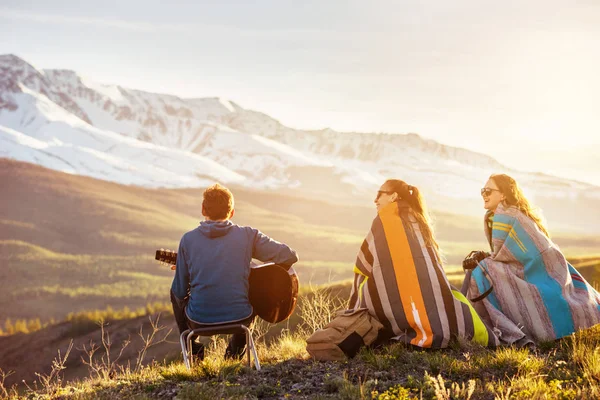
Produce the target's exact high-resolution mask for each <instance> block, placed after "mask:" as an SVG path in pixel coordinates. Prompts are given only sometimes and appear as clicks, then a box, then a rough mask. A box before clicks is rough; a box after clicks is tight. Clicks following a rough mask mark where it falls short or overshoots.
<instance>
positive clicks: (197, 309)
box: [171, 184, 298, 360]
mask: <svg viewBox="0 0 600 400" xmlns="http://www.w3.org/2000/svg"><path fill="white" fill-rule="evenodd" d="M234 212H235V211H234V199H233V194H232V193H231V192H230V191H229V189H227V188H226V187H224V186H221V185H219V184H215V185H213V186H211V187H209V188H207V189H206V190H205V191H204V194H203V202H202V215H203V216H204V218H205V219H204V221H202V222H201V223H200V226H198V227H197V228H196V229H194V230H192V231H189V232H187V233H185V234H184V235H183V237H182V238H181V241H180V244H179V250H178V252H177V262H176V269H175V277H174V279H173V284H172V286H171V302H172V303H173V313H174V315H175V320H176V321H177V326H178V328H179V332H180V333H182V332H183V331H185V330H187V329H194V328H200V327H209V326H211V325H217V324H223V323H227V322H238V323H242V324H244V325H247V326H249V325H250V324H251V323H252V321H253V320H254V317H255V313H254V310H253V308H252V305H251V304H250V301H249V298H248V286H249V284H248V277H249V274H250V263H251V260H252V259H253V258H255V259H257V260H260V261H263V262H274V263H276V264H279V265H281V266H283V267H284V268H287V269H289V268H290V267H291V266H292V265H293V264H294V263H295V262H297V261H298V256H297V254H296V252H295V251H294V250H292V249H291V248H290V247H288V246H287V245H285V244H283V243H279V242H277V241H275V240H273V239H271V238H269V237H268V236H266V235H264V234H263V233H262V232H260V231H259V230H257V229H254V228H251V227H248V226H239V225H236V224H234V223H233V222H231V220H230V218H231V217H233V215H234ZM245 345H246V341H245V336H244V335H243V334H235V335H232V338H231V340H230V341H229V345H228V346H227V350H226V352H225V357H230V358H240V357H242V356H243V354H244V352H245ZM192 353H193V354H194V356H195V357H199V359H200V360H201V359H203V357H204V347H203V345H202V344H200V343H193V344H192Z"/></svg>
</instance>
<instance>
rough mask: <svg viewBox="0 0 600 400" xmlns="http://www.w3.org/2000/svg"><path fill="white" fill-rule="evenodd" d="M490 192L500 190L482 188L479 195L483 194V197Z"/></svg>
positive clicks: (487, 195)
mask: <svg viewBox="0 0 600 400" xmlns="http://www.w3.org/2000/svg"><path fill="white" fill-rule="evenodd" d="M492 192H500V190H499V189H492V188H482V189H481V195H482V196H485V197H489V196H490V195H491V194H492Z"/></svg>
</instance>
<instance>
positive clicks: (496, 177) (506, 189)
mask: <svg viewBox="0 0 600 400" xmlns="http://www.w3.org/2000/svg"><path fill="white" fill-rule="evenodd" d="M490 179H492V180H493V181H494V182H495V183H496V185H498V189H500V192H501V193H502V194H503V195H504V197H505V199H504V203H506V204H507V205H509V206H515V207H517V208H518V209H519V211H521V212H522V213H523V214H525V215H527V216H528V217H529V218H531V219H532V220H533V222H535V224H536V225H537V227H538V228H539V230H540V231H542V232H543V233H544V235H546V236H547V237H548V238H550V233H549V232H548V229H547V228H546V225H545V223H544V220H543V218H542V217H541V216H540V215H539V213H538V211H537V208H536V207H534V206H532V205H531V204H530V203H529V201H528V200H527V198H526V197H525V194H524V193H523V191H522V190H521V187H520V186H519V184H518V183H517V181H515V180H514V179H513V178H511V177H510V176H508V175H506V174H493V175H492V176H490Z"/></svg>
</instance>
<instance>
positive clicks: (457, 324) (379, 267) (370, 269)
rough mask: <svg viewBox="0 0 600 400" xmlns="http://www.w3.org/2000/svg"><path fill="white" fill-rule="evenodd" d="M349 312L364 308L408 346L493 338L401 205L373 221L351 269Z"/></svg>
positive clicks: (488, 341)
mask: <svg viewBox="0 0 600 400" xmlns="http://www.w3.org/2000/svg"><path fill="white" fill-rule="evenodd" d="M354 272H355V275H354V282H353V286H352V293H351V295H350V301H349V303H350V304H349V306H350V308H360V307H366V308H367V309H368V310H369V312H370V313H371V314H372V315H373V316H374V317H376V318H377V319H378V320H379V321H380V322H381V323H382V324H383V325H384V327H385V328H386V329H387V330H388V331H389V332H393V333H394V335H397V336H398V337H399V339H400V340H404V341H405V342H406V343H409V344H412V345H415V346H419V347H423V348H444V347H447V346H448V344H449V341H450V339H451V338H457V337H461V338H463V339H467V340H473V341H475V342H477V343H480V344H482V345H485V346H488V345H491V346H495V345H496V344H497V343H498V341H497V338H496V335H495V334H494V333H493V332H492V331H491V330H490V329H489V328H488V327H487V326H486V325H485V324H484V322H483V321H482V319H481V318H480V317H479V316H478V315H477V313H476V312H475V310H474V309H473V307H472V306H471V305H470V303H469V302H468V300H467V299H466V298H464V296H462V295H461V294H460V292H458V291H455V290H453V288H452V287H451V286H450V283H449V282H448V279H447V278H446V274H445V273H444V271H443V268H442V265H441V262H440V258H439V256H438V254H437V251H436V250H435V249H433V248H432V247H430V246H427V245H426V244H425V238H424V236H423V233H422V232H421V226H420V224H419V222H418V221H417V219H416V218H415V216H414V215H413V213H412V211H411V209H410V208H409V206H408V204H407V203H406V202H404V201H402V200H401V201H399V202H396V203H391V204H388V205H387V206H385V207H383V208H382V209H381V210H380V211H379V213H378V215H377V217H376V218H375V219H374V221H373V224H372V226H371V230H370V231H369V233H368V235H367V237H366V238H365V240H364V242H363V244H362V246H361V248H360V251H359V253H358V257H357V259H356V265H355V267H354Z"/></svg>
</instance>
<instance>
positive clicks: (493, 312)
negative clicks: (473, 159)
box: [467, 174, 600, 345]
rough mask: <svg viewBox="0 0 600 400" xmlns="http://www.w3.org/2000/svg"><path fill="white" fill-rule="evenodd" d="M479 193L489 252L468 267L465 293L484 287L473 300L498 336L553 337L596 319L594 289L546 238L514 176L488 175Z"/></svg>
mask: <svg viewBox="0 0 600 400" xmlns="http://www.w3.org/2000/svg"><path fill="white" fill-rule="evenodd" d="M481 195H482V196H483V200H484V208H485V209H487V210H488V211H487V213H486V216H485V224H484V225H485V233H486V236H487V239H488V242H489V244H490V247H491V249H492V253H491V255H490V256H489V257H486V258H484V259H483V260H481V261H480V262H479V264H478V265H477V267H476V268H475V269H474V270H473V271H472V273H471V278H470V280H469V281H468V292H467V296H468V297H469V298H470V299H473V298H476V297H481V296H482V294H483V293H486V292H488V293H489V294H488V295H487V296H486V297H485V298H483V299H482V300H481V301H479V302H474V306H475V309H476V310H477V311H478V312H479V314H480V315H481V317H482V318H483V319H484V320H485V321H486V322H487V323H488V324H489V325H491V326H493V327H495V328H497V329H498V330H499V332H500V340H501V342H502V343H509V344H512V343H515V344H517V345H518V344H523V343H528V342H531V341H533V342H539V341H547V340H554V339H559V338H562V337H564V336H568V335H570V334H571V333H573V332H575V331H577V330H579V329H585V328H589V327H591V326H592V325H595V324H597V323H599V322H600V295H599V294H598V292H597V291H596V290H594V288H593V287H592V286H590V284H589V283H587V282H586V280H585V279H584V278H583V276H581V274H580V273H579V272H578V271H577V270H576V269H575V268H574V267H573V266H572V265H571V264H569V263H568V262H567V260H566V259H565V256H564V255H563V254H562V253H561V251H560V249H559V248H558V246H557V245H556V244H554V243H553V242H552V240H551V239H550V235H549V233H548V230H547V229H546V227H545V225H544V223H543V221H542V219H541V218H540V216H539V215H538V214H537V213H536V212H535V211H534V209H533V207H532V206H531V205H530V203H529V201H528V200H527V198H526V197H525V195H524V194H523V192H522V190H521V188H520V187H519V185H518V184H517V182H516V181H515V180H514V179H513V178H511V177H510V176H508V175H504V174H497V175H492V176H491V177H490V178H489V180H488V181H487V183H486V185H485V187H484V188H483V189H482V190H481ZM490 288H492V290H491V291H490V290H489V289H490Z"/></svg>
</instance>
